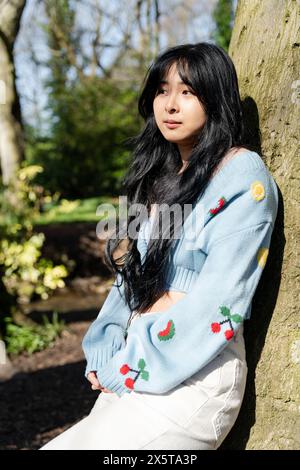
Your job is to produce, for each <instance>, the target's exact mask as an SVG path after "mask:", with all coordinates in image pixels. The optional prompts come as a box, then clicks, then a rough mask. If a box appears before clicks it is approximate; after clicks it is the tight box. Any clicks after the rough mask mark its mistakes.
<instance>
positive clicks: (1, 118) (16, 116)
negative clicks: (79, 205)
mask: <svg viewBox="0 0 300 470" xmlns="http://www.w3.org/2000/svg"><path fill="white" fill-rule="evenodd" d="M25 2H26V0H14V1H13V2H10V1H9V2H7V1H4V2H3V1H2V2H1V3H0V161H1V171H2V180H3V183H4V184H5V185H7V184H8V182H9V180H10V179H12V178H14V175H15V173H16V170H17V169H18V167H19V165H20V162H21V161H22V159H23V153H24V144H23V133H22V124H21V111H20V103H19V98H18V94H17V91H16V84H15V68H14V60H13V46H14V43H15V40H16V36H17V34H18V30H19V26H20V19H21V15H22V12H23V9H24V6H25Z"/></svg>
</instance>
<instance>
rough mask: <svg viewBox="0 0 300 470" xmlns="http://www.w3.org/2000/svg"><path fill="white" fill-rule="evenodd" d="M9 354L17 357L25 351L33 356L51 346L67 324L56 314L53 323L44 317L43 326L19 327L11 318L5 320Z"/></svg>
mask: <svg viewBox="0 0 300 470" xmlns="http://www.w3.org/2000/svg"><path fill="white" fill-rule="evenodd" d="M5 322H6V336H5V338H4V339H5V342H6V345H7V352H8V353H9V354H13V355H17V354H20V353H22V352H23V351H25V352H27V353H29V354H32V353H34V352H36V351H41V350H43V349H45V348H47V347H48V346H51V345H52V344H53V342H54V340H55V339H56V338H57V337H58V336H59V335H60V334H61V332H62V331H63V329H64V327H65V322H64V321H62V320H59V319H58V315H57V312H54V314H53V316H52V319H51V321H50V320H48V319H47V317H46V316H45V315H43V324H42V325H30V326H28V325H17V324H16V323H14V322H13V320H12V319H11V318H10V317H6V318H5Z"/></svg>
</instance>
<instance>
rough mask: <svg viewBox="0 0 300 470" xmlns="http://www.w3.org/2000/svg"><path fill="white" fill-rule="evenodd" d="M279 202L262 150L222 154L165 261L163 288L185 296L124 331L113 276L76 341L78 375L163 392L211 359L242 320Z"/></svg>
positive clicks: (120, 295) (122, 389)
mask: <svg viewBox="0 0 300 470" xmlns="http://www.w3.org/2000/svg"><path fill="white" fill-rule="evenodd" d="M277 208H278V191H277V186H276V183H275V181H274V179H273V178H272V176H271V174H270V173H269V171H268V169H267V167H266V166H265V164H264V162H263V161H262V159H261V157H260V156H259V155H258V154H257V153H256V152H253V151H244V152H243V153H240V154H239V155H237V156H235V157H234V158H233V159H231V160H229V162H227V163H226V164H225V165H224V166H223V167H222V168H221V170H219V172H218V173H217V174H216V175H215V176H214V177H213V178H212V179H211V181H210V183H209V185H208V186H207V188H206V190H205V192H204V194H203V195H202V196H201V197H200V198H199V199H198V201H197V203H196V205H195V207H194V209H193V211H192V212H191V214H190V215H189V216H188V217H187V219H186V220H185V222H184V227H183V232H182V235H181V237H180V239H179V240H178V241H177V243H176V245H175V250H174V252H173V255H172V258H171V260H170V263H169V267H168V270H167V274H166V284H167V286H168V288H169V289H170V290H171V289H172V290H180V291H183V292H186V295H185V296H184V297H183V298H181V299H180V300H179V301H177V302H176V303H175V304H173V305H172V306H171V307H170V308H168V309H167V310H165V311H161V312H156V313H152V314H147V315H144V316H143V315H141V317H140V318H138V319H136V320H135V321H134V322H133V323H132V325H131V326H130V328H129V329H128V336H127V338H126V339H125V336H126V335H125V330H126V327H127V323H128V319H129V317H130V315H131V312H130V310H129V308H128V306H127V305H126V304H125V302H124V290H123V287H124V286H123V285H122V286H121V287H120V289H119V290H118V287H117V286H116V282H115V283H114V284H113V286H112V289H111V291H110V293H109V294H108V296H107V298H106V300H105V302H104V304H103V306H102V308H101V309H100V312H99V315H98V317H97V319H96V320H95V321H94V322H93V323H92V324H91V326H90V327H89V329H88V331H87V333H86V335H85V337H84V339H83V343H82V347H83V350H84V353H85V356H86V359H87V367H86V372H85V373H86V375H87V374H88V372H90V371H96V373H97V377H98V379H99V381H100V383H101V385H102V386H104V387H105V388H107V389H109V390H111V391H113V392H116V393H117V394H118V395H119V396H121V395H123V394H124V393H131V392H132V391H133V390H134V391H135V392H150V393H155V394H161V393H165V392H167V391H169V390H171V389H172V388H174V387H176V386H177V385H178V384H180V383H181V382H183V381H184V380H186V379H187V378H189V377H191V376H192V375H193V374H195V373H196V372H197V371H199V370H200V369H201V368H202V367H204V366H205V365H206V364H207V363H208V362H210V361H211V360H212V359H214V358H215V357H216V356H217V355H218V354H219V353H220V352H221V351H222V350H223V349H224V348H226V346H227V345H228V343H229V342H230V341H233V340H234V336H235V335H236V332H237V331H238V329H239V327H240V326H241V325H242V323H243V321H244V320H245V319H249V318H250V315H251V302H252V298H253V295H254V293H255V290H256V287H257V285H258V282H259V280H260V277H261V274H262V271H263V269H264V266H265V264H266V261H267V257H268V252H269V246H270V241H271V235H272V232H273V228H274V223H275V219H276V216H277ZM199 209H200V212H197V211H198V210H199ZM197 214H200V215H201V216H199V224H198V226H197V223H198V218H197V217H198V216H197ZM192 224H194V225H195V227H196V228H195V231H194V233H195V234H196V236H194V239H191V236H190V235H191V232H190V227H191V226H192ZM143 233H144V231H141V237H140V238H139V241H138V249H139V250H140V254H141V257H142V259H143V258H144V256H145V253H146V250H147V237H143V236H142V234H143ZM115 281H118V282H119V279H118V278H116V280H115ZM262 314H263V312H262ZM126 333H127V332H126Z"/></svg>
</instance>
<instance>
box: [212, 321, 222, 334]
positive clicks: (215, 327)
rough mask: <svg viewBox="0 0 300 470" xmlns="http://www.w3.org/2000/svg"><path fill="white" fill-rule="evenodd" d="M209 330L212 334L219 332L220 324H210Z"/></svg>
mask: <svg viewBox="0 0 300 470" xmlns="http://www.w3.org/2000/svg"><path fill="white" fill-rule="evenodd" d="M211 329H212V332H213V333H219V331H220V330H221V325H220V323H212V324H211Z"/></svg>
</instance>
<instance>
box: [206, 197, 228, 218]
mask: <svg viewBox="0 0 300 470" xmlns="http://www.w3.org/2000/svg"><path fill="white" fill-rule="evenodd" d="M225 202H226V199H225V197H224V196H223V197H221V198H220V199H219V201H218V205H217V207H214V208H212V209H209V212H210V213H211V214H212V215H216V214H217V213H218V212H219V211H220V210H221V209H222V207H224V204H225Z"/></svg>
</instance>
